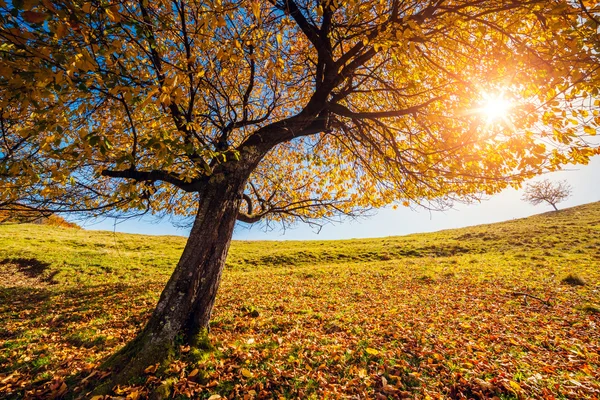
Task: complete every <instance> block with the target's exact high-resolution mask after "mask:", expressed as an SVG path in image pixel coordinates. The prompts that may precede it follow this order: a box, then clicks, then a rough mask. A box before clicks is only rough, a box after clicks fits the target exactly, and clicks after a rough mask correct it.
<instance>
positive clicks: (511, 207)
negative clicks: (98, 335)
mask: <svg viewBox="0 0 600 400" xmlns="http://www.w3.org/2000/svg"><path fill="white" fill-rule="evenodd" d="M545 178H547V179H550V180H554V181H558V180H563V179H564V180H567V181H568V182H569V184H570V185H571V186H572V188H573V194H572V196H571V197H570V198H569V199H568V200H566V201H564V202H563V203H560V204H559V205H558V208H559V209H560V208H566V207H572V206H576V205H579V204H585V203H591V202H594V201H600V157H599V156H596V157H594V158H593V159H592V160H591V162H590V163H589V164H588V165H577V166H567V167H565V168H564V170H562V171H558V172H552V173H548V174H545V175H542V176H539V177H537V178H534V179H533V181H535V180H541V179H545ZM521 196H522V190H521V191H517V190H514V189H507V190H505V191H503V192H502V193H500V194H497V195H495V196H491V197H490V198H488V199H487V200H484V201H482V202H480V203H473V204H457V205H456V206H455V207H454V209H451V210H447V211H444V212H429V211H427V210H422V209H417V210H411V209H409V208H406V207H398V209H396V210H392V209H391V208H386V209H382V210H378V211H377V212H376V214H375V215H374V216H371V217H369V218H363V219H360V220H355V221H347V222H344V223H338V224H328V225H325V226H323V228H322V229H321V231H320V232H319V233H316V232H315V230H314V229H312V228H311V227H309V226H307V225H304V224H298V225H297V226H296V227H294V228H291V229H286V230H285V231H283V230H281V229H278V228H276V229H275V230H271V231H268V232H265V231H264V229H262V228H261V226H260V225H259V224H255V225H254V226H251V227H249V228H248V227H247V226H243V224H239V225H238V226H237V227H236V229H235V232H234V236H233V238H234V240H330V239H351V238H364V237H383V236H395V235H406V234H410V233H418V232H433V231H438V230H442V229H451V228H459V227H463V226H470V225H479V224H487V223H492V222H499V221H506V220H510V219H515V218H522V217H527V216H529V215H533V214H539V213H543V212H547V211H551V210H552V207H550V206H546V205H538V206H532V205H530V204H527V203H525V202H524V201H522V200H521ZM84 227H85V228H86V229H100V230H110V231H112V230H116V231H117V232H128V233H142V234H148V235H182V236H185V235H187V231H186V230H184V229H178V228H175V227H174V226H173V225H172V224H171V223H170V222H169V221H168V220H166V219H165V220H163V221H160V222H157V221H156V220H155V219H152V218H145V219H141V220H138V219H134V220H128V221H125V222H122V223H117V224H116V225H115V223H114V220H112V219H106V220H103V221H100V222H96V223H92V222H88V223H86V224H85V225H84Z"/></svg>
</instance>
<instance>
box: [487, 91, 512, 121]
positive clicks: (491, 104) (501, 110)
mask: <svg viewBox="0 0 600 400" xmlns="http://www.w3.org/2000/svg"><path fill="white" fill-rule="evenodd" d="M484 99H485V102H484V104H483V105H482V107H481V108H480V109H479V111H480V113H481V114H482V115H483V116H485V117H486V118H487V122H488V123H491V122H494V121H497V120H506V118H507V117H508V114H509V111H510V109H511V108H512V103H511V102H510V101H509V100H507V99H505V98H504V97H503V95H502V94H498V95H487V94H485V95H484Z"/></svg>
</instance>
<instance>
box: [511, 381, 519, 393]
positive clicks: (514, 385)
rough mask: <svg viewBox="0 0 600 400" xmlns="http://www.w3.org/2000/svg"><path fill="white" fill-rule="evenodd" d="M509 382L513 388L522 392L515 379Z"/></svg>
mask: <svg viewBox="0 0 600 400" xmlns="http://www.w3.org/2000/svg"><path fill="white" fill-rule="evenodd" d="M509 384H510V387H511V388H513V390H514V391H515V392H520V391H521V390H522V389H521V386H520V385H519V384H518V383H517V382H515V381H510V382H509Z"/></svg>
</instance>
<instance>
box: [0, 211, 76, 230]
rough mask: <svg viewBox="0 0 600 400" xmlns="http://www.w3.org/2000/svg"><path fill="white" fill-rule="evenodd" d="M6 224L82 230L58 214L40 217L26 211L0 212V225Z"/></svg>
mask: <svg viewBox="0 0 600 400" xmlns="http://www.w3.org/2000/svg"><path fill="white" fill-rule="evenodd" d="M4 223H17V224H24V223H32V224H39V225H51V226H60V227H63V228H74V229H81V227H80V226H79V225H77V224H76V223H74V222H69V221H67V220H66V219H64V218H63V217H61V216H58V215H56V214H49V215H39V214H32V213H30V212H27V211H26V210H24V211H23V212H15V211H0V224H4Z"/></svg>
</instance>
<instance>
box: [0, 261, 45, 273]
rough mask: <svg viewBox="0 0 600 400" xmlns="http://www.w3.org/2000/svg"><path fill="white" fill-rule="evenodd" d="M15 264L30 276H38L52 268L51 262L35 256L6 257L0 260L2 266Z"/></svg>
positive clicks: (20, 270) (19, 269)
mask: <svg viewBox="0 0 600 400" xmlns="http://www.w3.org/2000/svg"><path fill="white" fill-rule="evenodd" d="M5 265H14V266H16V267H17V270H18V271H19V272H20V273H22V274H23V275H25V276H27V277H28V278H38V277H40V276H41V275H42V274H44V272H46V271H47V270H48V269H49V268H50V264H49V263H47V262H44V261H40V260H38V259H35V258H5V259H4V260H2V261H0V267H2V266H5Z"/></svg>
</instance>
